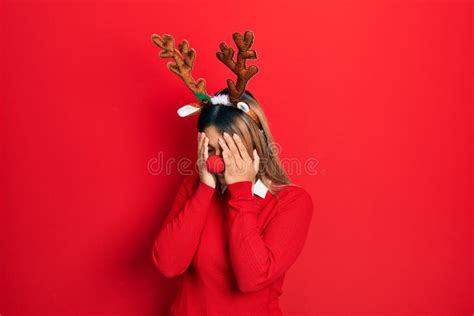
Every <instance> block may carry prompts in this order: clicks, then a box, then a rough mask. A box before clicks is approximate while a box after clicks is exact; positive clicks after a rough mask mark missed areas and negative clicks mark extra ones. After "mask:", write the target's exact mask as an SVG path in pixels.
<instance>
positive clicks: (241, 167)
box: [219, 132, 260, 184]
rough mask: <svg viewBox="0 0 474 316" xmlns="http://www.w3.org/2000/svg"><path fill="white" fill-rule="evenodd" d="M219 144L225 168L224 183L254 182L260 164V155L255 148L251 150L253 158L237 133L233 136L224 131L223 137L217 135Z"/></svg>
mask: <svg viewBox="0 0 474 316" xmlns="http://www.w3.org/2000/svg"><path fill="white" fill-rule="evenodd" d="M219 145H220V146H221V148H222V157H223V158H224V164H225V170H224V177H225V182H226V184H232V183H234V182H239V181H252V182H254V181H255V179H256V176H257V173H258V169H259V165H260V157H259V156H258V154H257V150H256V149H254V150H253V159H252V158H251V157H250V156H249V154H248V152H247V150H246V149H245V146H244V144H243V143H242V140H241V138H240V137H239V135H237V134H235V133H234V135H233V138H232V137H231V136H230V135H229V134H227V133H225V132H224V139H222V137H219Z"/></svg>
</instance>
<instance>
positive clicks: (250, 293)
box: [152, 174, 313, 316]
mask: <svg viewBox="0 0 474 316" xmlns="http://www.w3.org/2000/svg"><path fill="white" fill-rule="evenodd" d="M252 184H253V183H252V182H251V181H241V182H235V183H232V184H229V185H228V186H227V189H226V190H225V191H224V193H223V194H222V193H221V192H220V190H218V189H214V188H212V187H210V186H208V185H206V184H204V183H202V182H200V181H199V177H198V175H197V174H194V175H192V176H187V177H185V178H184V180H183V182H182V184H181V186H180V188H179V190H178V192H177V194H176V196H175V199H174V202H173V205H172V208H171V210H170V212H169V213H168V215H167V217H166V218H165V220H164V222H163V224H162V226H161V229H160V231H159V232H158V234H157V236H156V238H155V241H154V245H153V249H152V258H153V262H154V264H155V266H156V268H157V269H158V270H159V271H160V272H161V273H163V274H164V275H165V276H166V277H169V278H172V277H178V276H179V277H180V278H181V280H180V285H179V289H178V292H177V295H176V297H175V299H174V302H173V304H172V306H171V310H170V316H188V315H192V316H194V315H206V316H214V315H219V316H221V315H225V316H233V315H236V316H237V315H238V316H246V315H248V316H250V315H255V316H257V315H258V316H263V315H272V316H273V315H279V316H281V315H282V313H281V310H280V307H279V305H278V297H279V296H280V295H281V294H282V285H283V280H284V276H285V272H286V271H287V270H288V269H289V268H290V266H291V265H292V264H293V263H294V262H295V261H296V259H297V257H298V255H299V254H300V253H301V251H302V249H303V246H304V244H305V240H306V238H307V234H308V230H309V226H310V223H311V219H312V215H313V201H312V198H311V196H310V195H309V194H308V193H307V192H306V191H305V190H304V189H303V188H301V187H299V186H287V187H285V188H284V189H283V190H282V191H281V192H279V193H277V194H276V195H272V194H271V193H270V191H268V192H267V194H266V196H265V198H260V197H258V196H256V195H253V193H252Z"/></svg>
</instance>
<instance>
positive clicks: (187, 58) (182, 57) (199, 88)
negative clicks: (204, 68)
mask: <svg viewBox="0 0 474 316" xmlns="http://www.w3.org/2000/svg"><path fill="white" fill-rule="evenodd" d="M232 37H233V39H234V42H235V44H236V46H237V48H238V50H239V52H238V54H237V60H236V61H234V60H233V57H234V49H232V48H231V47H227V45H226V44H225V43H224V42H222V43H221V44H220V45H219V48H220V50H221V51H220V52H217V53H216V56H217V58H218V59H219V60H220V61H221V62H222V63H224V64H225V65H226V66H227V67H228V68H229V69H230V70H232V72H233V73H234V74H236V75H237V82H236V83H234V82H233V81H232V80H231V79H227V87H228V88H229V94H228V95H227V94H224V95H222V94H221V95H214V96H209V95H208V94H207V92H206V81H205V80H204V79H203V78H199V79H198V80H197V81H195V80H194V78H193V76H192V75H191V71H192V70H193V66H194V60H195V58H196V51H195V50H194V49H193V48H190V47H189V43H188V41H187V40H185V39H184V40H183V41H182V42H181V43H180V44H179V45H178V48H177V49H176V48H175V46H174V38H173V36H171V35H169V34H164V35H163V37H161V36H160V35H158V34H153V35H152V36H151V39H152V41H153V43H155V44H156V45H157V46H158V47H160V48H162V49H163V50H162V51H160V57H161V58H173V59H174V62H171V61H170V62H168V63H167V65H166V66H167V67H168V69H169V70H171V71H172V72H174V73H175V74H177V75H178V76H179V77H181V79H182V80H183V81H184V83H185V84H186V86H187V87H188V88H189V89H190V90H191V91H192V92H193V93H194V95H195V96H196V98H197V99H198V100H199V101H200V102H196V103H191V104H188V105H185V106H182V107H181V108H179V109H178V115H179V116H181V117H185V116H188V115H191V114H193V113H196V112H198V111H200V110H201V109H202V108H203V107H204V106H207V105H209V104H222V105H228V106H234V107H237V108H238V109H240V110H242V111H244V112H245V113H246V114H248V115H249V116H250V118H251V119H252V120H253V121H254V122H255V123H256V124H257V126H259V127H260V128H261V123H260V121H259V119H258V116H257V114H256V113H255V112H254V111H253V110H252V109H251V108H250V106H249V105H248V104H247V103H246V102H245V101H243V100H241V97H242V95H243V94H244V92H245V87H246V85H247V83H248V81H249V80H250V78H252V77H253V76H254V75H255V74H256V73H257V72H258V68H257V66H255V65H251V66H250V67H248V68H247V67H246V65H245V61H246V60H247V59H256V58H257V52H256V51H255V50H253V49H252V50H251V49H250V47H251V46H252V44H253V40H254V35H253V32H252V31H246V32H245V34H244V35H243V36H242V34H240V33H238V32H236V33H234V34H232Z"/></svg>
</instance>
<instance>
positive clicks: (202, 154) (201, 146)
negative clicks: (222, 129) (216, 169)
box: [198, 132, 207, 161]
mask: <svg viewBox="0 0 474 316" xmlns="http://www.w3.org/2000/svg"><path fill="white" fill-rule="evenodd" d="M206 138H207V137H206V134H205V133H204V132H202V133H199V138H198V159H199V160H204V161H205V159H206V158H205V150H206V147H205V146H204V142H205V140H206Z"/></svg>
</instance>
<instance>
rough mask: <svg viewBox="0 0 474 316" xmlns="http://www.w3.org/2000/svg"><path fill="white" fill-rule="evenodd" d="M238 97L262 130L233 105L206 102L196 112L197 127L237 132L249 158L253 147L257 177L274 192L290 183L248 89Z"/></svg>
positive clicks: (262, 115)
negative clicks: (252, 112)
mask: <svg viewBox="0 0 474 316" xmlns="http://www.w3.org/2000/svg"><path fill="white" fill-rule="evenodd" d="M224 93H228V89H227V88H226V89H224V90H221V91H219V92H218V93H216V95H219V94H224ZM241 100H242V101H245V102H246V103H247V104H248V105H249V107H250V108H251V109H252V110H253V111H254V113H255V114H256V115H257V116H258V119H259V121H260V124H261V127H262V129H260V128H259V126H258V125H257V123H256V122H255V121H254V120H252V118H251V117H250V116H249V115H247V114H246V113H245V112H244V111H242V110H240V109H238V108H236V107H234V106H226V105H208V106H205V107H204V108H203V109H202V110H201V113H200V114H199V119H198V130H199V131H200V132H202V131H204V129H205V128H207V127H208V126H211V125H212V126H215V127H216V129H217V130H218V131H219V132H220V133H223V132H226V133H228V134H230V135H232V134H233V133H236V134H238V135H239V136H240V137H241V138H242V141H243V143H244V145H245V147H246V149H247V152H248V154H249V155H250V157H253V154H252V152H253V149H254V148H255V149H256V150H257V154H258V156H259V157H260V167H259V171H258V175H257V177H258V178H259V179H260V180H261V181H262V182H263V183H264V184H265V185H266V186H267V187H268V189H269V191H270V192H271V193H272V194H276V193H277V192H279V191H280V190H282V189H283V188H284V187H285V186H288V185H294V184H293V183H292V182H291V181H290V179H289V178H288V176H287V174H286V172H285V170H284V168H283V167H282V165H281V163H280V159H279V157H278V153H277V151H276V149H277V148H276V146H275V143H274V141H273V136H272V134H271V132H270V128H269V124H268V121H267V118H266V116H265V113H264V112H263V109H262V107H261V106H260V103H259V102H258V100H257V99H256V98H255V97H254V96H253V95H252V94H251V93H250V92H249V91H245V93H244V94H243V95H242V97H241Z"/></svg>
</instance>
